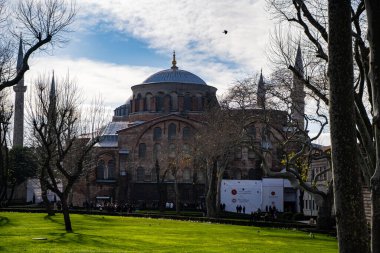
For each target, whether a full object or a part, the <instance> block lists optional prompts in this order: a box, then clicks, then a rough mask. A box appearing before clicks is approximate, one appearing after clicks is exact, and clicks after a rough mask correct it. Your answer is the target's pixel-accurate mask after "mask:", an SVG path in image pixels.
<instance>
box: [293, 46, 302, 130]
mask: <svg viewBox="0 0 380 253" xmlns="http://www.w3.org/2000/svg"><path fill="white" fill-rule="evenodd" d="M294 68H295V69H296V71H297V72H298V73H299V74H300V75H301V76H302V77H303V76H304V69H303V63H302V53H301V46H300V45H299V44H298V49H297V55H296V60H295V64H294ZM290 98H291V99H292V112H291V113H292V115H291V116H292V120H293V122H294V123H295V124H297V127H298V128H299V129H301V130H304V127H305V91H304V84H303V81H302V80H301V78H299V77H298V76H297V75H296V74H294V73H293V87H292V91H291V94H290Z"/></svg>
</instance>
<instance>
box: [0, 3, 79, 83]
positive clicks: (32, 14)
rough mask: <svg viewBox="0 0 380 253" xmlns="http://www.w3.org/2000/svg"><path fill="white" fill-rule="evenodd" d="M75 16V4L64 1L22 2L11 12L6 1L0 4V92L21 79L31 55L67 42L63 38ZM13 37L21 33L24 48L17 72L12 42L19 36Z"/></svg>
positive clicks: (10, 6)
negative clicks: (0, 33) (20, 64)
mask: <svg viewBox="0 0 380 253" xmlns="http://www.w3.org/2000/svg"><path fill="white" fill-rule="evenodd" d="M75 14H76V10H75V4H74V3H73V2H71V3H69V4H67V2H66V1H64V0H25V1H24V0H23V1H20V2H19V4H18V5H17V6H16V7H15V8H13V7H12V5H11V4H10V2H9V1H7V0H1V1H0V30H1V32H2V35H1V39H0V90H3V89H4V88H6V87H10V86H13V85H16V84H17V83H18V82H19V81H20V80H21V79H22V78H23V76H24V74H25V72H26V71H28V70H29V68H30V66H29V59H30V57H31V55H32V54H33V53H34V52H36V51H37V50H39V49H47V48H48V47H49V46H53V45H55V44H62V43H65V42H66V41H67V40H66V39H65V37H64V34H65V33H67V32H69V31H70V30H69V27H70V25H71V24H72V22H73V21H74V17H75ZM9 27H11V28H9ZM16 33H17V34H21V33H22V41H23V44H24V45H25V47H26V51H25V55H24V57H23V61H22V66H21V67H20V69H19V70H18V71H16V66H15V64H14V62H15V55H16V54H15V53H16V52H15V50H14V49H15V48H16V47H15V46H14V44H15V43H14V42H13V41H14V38H15V37H17V36H20V35H16ZM20 39H21V38H20Z"/></svg>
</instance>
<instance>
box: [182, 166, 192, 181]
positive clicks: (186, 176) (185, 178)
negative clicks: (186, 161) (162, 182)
mask: <svg viewBox="0 0 380 253" xmlns="http://www.w3.org/2000/svg"><path fill="white" fill-rule="evenodd" d="M182 177H183V181H185V182H190V181H191V170H190V168H187V167H186V168H184V169H183V175H182Z"/></svg>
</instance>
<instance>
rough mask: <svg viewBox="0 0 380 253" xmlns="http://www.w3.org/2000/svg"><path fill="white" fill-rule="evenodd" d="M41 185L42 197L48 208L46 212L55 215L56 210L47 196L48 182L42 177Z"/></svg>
mask: <svg viewBox="0 0 380 253" xmlns="http://www.w3.org/2000/svg"><path fill="white" fill-rule="evenodd" d="M40 185H41V198H42V201H43V202H44V205H45V208H46V213H47V214H48V215H49V216H53V215H55V212H54V210H53V208H52V206H51V204H50V201H49V199H48V197H47V191H48V190H47V187H46V184H45V182H44V180H43V179H40Z"/></svg>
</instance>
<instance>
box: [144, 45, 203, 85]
mask: <svg viewBox="0 0 380 253" xmlns="http://www.w3.org/2000/svg"><path fill="white" fill-rule="evenodd" d="M148 83H190V84H202V85H206V82H205V81H203V80H202V78H200V77H199V76H197V75H194V74H193V73H191V72H188V71H186V70H180V69H178V67H177V61H176V59H175V52H173V61H172V67H171V68H170V69H165V70H162V71H159V72H157V73H155V74H153V75H151V76H150V77H148V78H147V79H146V80H145V81H144V82H143V84H148Z"/></svg>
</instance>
